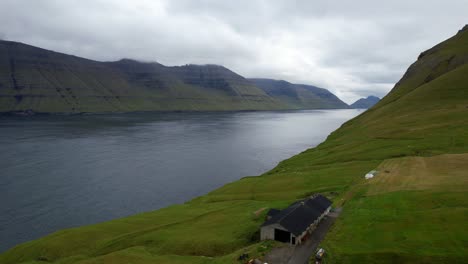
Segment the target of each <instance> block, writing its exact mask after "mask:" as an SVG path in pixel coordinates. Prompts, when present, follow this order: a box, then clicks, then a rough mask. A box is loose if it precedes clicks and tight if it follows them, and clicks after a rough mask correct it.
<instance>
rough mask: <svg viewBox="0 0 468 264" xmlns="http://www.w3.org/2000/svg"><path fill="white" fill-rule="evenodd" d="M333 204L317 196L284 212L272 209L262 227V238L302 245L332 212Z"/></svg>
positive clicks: (300, 202)
mask: <svg viewBox="0 0 468 264" xmlns="http://www.w3.org/2000/svg"><path fill="white" fill-rule="evenodd" d="M331 204H332V202H331V201H330V200H329V199H328V198H326V197H325V196H323V195H321V194H316V195H313V196H310V197H309V198H307V199H304V200H301V201H297V202H295V203H293V204H291V205H290V206H289V207H288V208H286V209H284V210H277V209H271V210H270V211H268V213H267V220H266V222H265V223H263V225H262V227H261V230H260V238H261V240H265V239H271V240H277V241H280V242H285V243H290V244H292V245H295V244H300V243H302V242H303V241H304V240H305V239H306V238H307V235H308V234H310V233H312V231H313V230H314V229H315V228H316V227H317V225H318V223H319V222H320V220H322V218H323V217H324V216H325V215H327V214H328V213H329V212H330V209H331Z"/></svg>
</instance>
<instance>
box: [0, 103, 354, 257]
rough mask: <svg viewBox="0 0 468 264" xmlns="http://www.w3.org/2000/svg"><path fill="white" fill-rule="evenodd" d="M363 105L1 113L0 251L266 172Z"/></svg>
mask: <svg viewBox="0 0 468 264" xmlns="http://www.w3.org/2000/svg"><path fill="white" fill-rule="evenodd" d="M361 111H362V110H326V111H322V110H311V111H288V112H237V113H171V114H167V113H166V114H120V115H87V116H49V117H28V118H18V117H0V252H1V251H4V250H6V249H8V248H10V247H12V246H14V245H16V244H18V243H21V242H24V241H28V240H31V239H35V238H38V237H40V236H43V235H46V234H48V233H51V232H54V231H56V230H59V229H63V228H67V227H74V226H80V225H85V224H91V223H97V222H102V221H106V220H110V219H113V218H117V217H123V216H128V215H132V214H135V213H139V212H144V211H149V210H154V209H158V208H161V207H165V206H168V205H170V204H175V203H183V202H185V201H187V200H190V199H192V198H194V197H196V196H199V195H202V194H204V193H207V192H208V191H210V190H213V189H215V188H217V187H220V186H222V185H223V184H226V183H228V182H231V181H235V180H237V179H239V178H241V177H244V176H248V175H259V174H261V173H263V172H265V171H267V170H269V169H272V168H273V167H274V166H275V165H276V164H277V163H278V162H279V161H281V160H283V159H286V158H288V157H290V156H292V155H294V154H297V153H299V152H301V151H303V150H305V149H307V148H310V147H313V146H315V145H317V144H318V143H320V142H321V141H323V140H324V139H325V138H326V136H327V135H328V134H329V133H330V132H332V131H333V130H335V129H336V128H338V127H339V126H340V125H341V124H342V123H343V122H345V121H346V120H349V119H350V118H352V117H354V116H356V115H357V114H359V113H360V112H361Z"/></svg>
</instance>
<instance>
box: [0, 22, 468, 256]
mask: <svg viewBox="0 0 468 264" xmlns="http://www.w3.org/2000/svg"><path fill="white" fill-rule="evenodd" d="M467 54H468V30H464V31H461V32H459V33H458V34H457V35H456V36H454V37H453V38H451V39H449V40H447V41H445V42H442V43H441V44H439V45H437V46H436V47H435V48H433V49H430V50H428V51H426V52H425V53H423V55H422V56H420V58H419V59H418V61H417V62H416V63H415V64H413V65H412V66H411V67H410V68H409V70H408V72H407V73H406V74H405V76H404V77H403V78H402V80H401V81H400V82H399V83H398V84H397V85H396V86H395V88H394V89H393V90H392V92H391V93H390V94H389V95H388V96H386V97H385V98H383V100H382V101H380V102H379V103H378V104H376V105H375V106H374V107H372V108H371V109H369V110H368V111H366V112H365V113H363V114H361V115H360V116H358V117H356V118H354V119H352V120H350V121H349V122H347V123H345V124H344V125H343V126H342V127H341V128H339V129H338V130H336V131H335V132H333V133H332V134H331V135H330V136H329V137H328V139H327V140H326V141H325V142H324V143H322V144H320V145H319V146H317V147H316V148H313V149H309V150H307V151H305V152H303V153H301V154H299V155H296V156H294V157H292V158H290V159H288V160H285V161H283V162H281V163H280V164H279V165H278V166H277V167H276V168H274V169H272V170H271V171H269V172H267V173H265V174H263V175H261V176H258V177H246V178H243V179H241V180H239V181H236V182H233V183H231V184H228V185H226V186H224V187H222V188H220V189H217V190H215V191H213V192H211V193H209V194H207V195H205V196H202V197H199V198H197V199H194V200H192V201H190V202H187V203H185V204H183V205H175V206H171V207H168V208H165V209H162V210H158V211H154V212H148V213H144V214H140V215H136V216H132V217H127V218H123V219H117V220H114V221H110V222H105V223H101V224H97V225H91V226H85V227H79V228H74V229H68V230H63V231H59V232H56V233H54V234H51V235H49V236H46V237H44V238H41V239H38V240H35V241H31V242H28V243H24V244H21V245H19V246H17V247H15V248H13V249H11V250H9V251H7V252H5V253H3V254H2V255H0V263H43V262H42V261H49V262H54V263H238V262H237V261H236V258H237V256H238V255H239V254H240V253H244V252H248V253H250V255H251V256H259V257H261V256H262V254H264V253H265V251H268V250H269V249H270V248H271V247H272V246H276V244H274V243H270V242H259V241H258V230H259V226H260V225H261V223H262V222H263V220H264V216H265V212H266V209H268V208H281V207H285V206H287V205H288V204H289V203H290V202H292V201H294V200H297V199H299V198H302V197H305V196H307V195H309V194H311V193H314V192H321V193H324V194H325V195H327V196H329V197H330V198H332V199H333V200H334V204H335V205H336V206H343V213H342V215H341V216H340V218H339V219H337V222H336V224H335V226H334V227H333V228H332V230H331V231H330V233H329V234H328V235H327V237H326V239H325V241H324V242H323V245H322V246H323V247H325V248H326V249H327V263H355V262H360V263H464V262H466V261H467V260H468V250H467V249H468V240H467V238H468V233H467V229H466V228H465V227H466V222H468V201H467V199H466V198H467V197H466V189H467V182H468V179H467V177H468V172H467V169H468V168H467V167H466V164H467V162H468V161H467V157H466V153H468V94H467V93H468V63H467V60H466V58H467ZM447 58H451V59H450V60H449V61H447ZM463 153H465V154H463ZM448 154H451V155H448ZM376 168H377V169H378V170H380V174H379V175H378V176H377V177H376V178H375V179H373V180H370V181H365V180H364V177H363V176H364V174H365V173H366V172H368V171H370V170H372V169H376ZM386 171H388V172H386ZM379 177H380V178H379Z"/></svg>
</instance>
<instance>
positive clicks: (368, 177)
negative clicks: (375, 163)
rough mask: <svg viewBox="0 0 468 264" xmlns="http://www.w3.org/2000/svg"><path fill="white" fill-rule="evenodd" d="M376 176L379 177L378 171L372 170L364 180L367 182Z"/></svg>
mask: <svg viewBox="0 0 468 264" xmlns="http://www.w3.org/2000/svg"><path fill="white" fill-rule="evenodd" d="M375 175H377V171H376V170H371V171H369V172H368V173H367V174H366V175H365V176H364V178H366V180H368V179H372V178H374V176H375Z"/></svg>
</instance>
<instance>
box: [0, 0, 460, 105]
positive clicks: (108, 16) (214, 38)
mask: <svg viewBox="0 0 468 264" xmlns="http://www.w3.org/2000/svg"><path fill="white" fill-rule="evenodd" d="M466 10H468V3H467V2H466V0H450V1H430V0H425V1H423V0H414V1H403V0H395V1H378V2H377V1H373V0H356V1H340V2H339V3H338V2H337V1H325V0H317V1H308V0H302V1H301V0H289V1H286V0H278V1H268V0H255V1H254V0H250V1H247V0H239V1H219V0H200V1H191V0H160V1H151V0H135V1H124V0H120V1H119V0H115V1H111V0H82V1H71V0H63V1H53V0H42V1H26V0H3V1H1V2H0V32H2V33H3V36H2V35H0V38H2V37H3V38H5V36H8V38H9V39H10V40H15V41H21V42H26V43H28V44H31V45H36V46H40V47H43V48H47V49H52V50H56V51H60V52H65V53H71V54H75V55H78V56H83V57H87V58H91V59H96V60H116V59H119V58H122V57H126V58H135V59H139V60H144V61H158V62H160V63H163V64H167V65H180V64H185V63H199V64H205V63H214V64H222V65H224V66H226V67H228V68H231V69H232V70H234V71H236V72H238V73H240V74H242V75H244V76H246V77H267V78H275V79H286V80H288V81H291V82H298V83H299V82H301V83H307V84H312V85H317V86H321V87H324V88H328V89H329V90H331V91H332V92H334V93H335V94H337V95H338V96H339V97H341V98H342V99H343V100H345V101H346V102H353V101H355V100H356V99H358V98H359V97H363V96H367V95H369V94H374V95H377V96H380V97H381V96H383V95H384V94H385V93H387V92H388V91H389V90H390V89H391V87H392V86H393V84H394V83H395V82H396V81H398V79H399V78H400V77H401V75H402V74H403V73H404V71H405V70H406V68H407V67H408V66H409V65H410V64H411V63H412V62H413V61H414V60H415V59H416V58H417V56H418V54H419V53H420V52H421V51H423V50H426V49H428V48H430V47H431V46H433V45H435V44H437V43H438V42H440V41H442V40H444V39H446V38H448V37H450V36H451V35H453V34H455V33H456V31H457V30H458V29H459V28H461V27H462V26H463V25H464V23H466V22H467V21H466V14H465V13H466Z"/></svg>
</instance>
